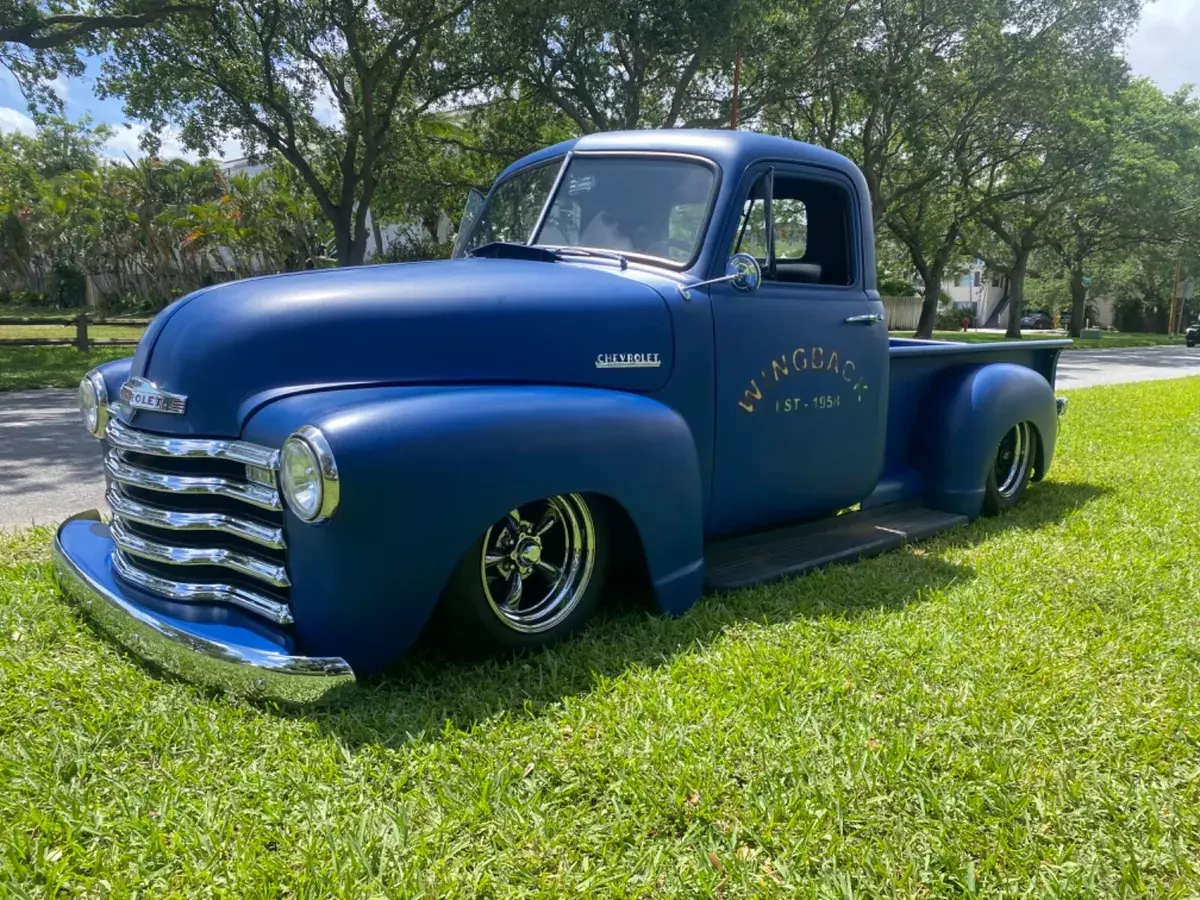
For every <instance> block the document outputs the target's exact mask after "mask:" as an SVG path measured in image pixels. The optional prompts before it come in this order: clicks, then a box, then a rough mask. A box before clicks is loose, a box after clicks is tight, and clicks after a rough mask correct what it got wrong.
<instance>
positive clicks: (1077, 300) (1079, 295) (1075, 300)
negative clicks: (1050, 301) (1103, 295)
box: [1068, 265, 1087, 338]
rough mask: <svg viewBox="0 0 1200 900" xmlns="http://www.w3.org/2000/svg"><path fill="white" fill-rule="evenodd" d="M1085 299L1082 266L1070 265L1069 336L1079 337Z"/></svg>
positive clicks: (1085, 289) (1085, 292)
mask: <svg viewBox="0 0 1200 900" xmlns="http://www.w3.org/2000/svg"><path fill="white" fill-rule="evenodd" d="M1086 301H1087V288H1086V287H1084V286H1083V266H1082V265H1073V266H1071V327H1070V329H1069V331H1068V333H1069V334H1070V336H1071V337H1073V338H1077V337H1079V330H1080V329H1081V328H1083V314H1084V304H1085V303H1086Z"/></svg>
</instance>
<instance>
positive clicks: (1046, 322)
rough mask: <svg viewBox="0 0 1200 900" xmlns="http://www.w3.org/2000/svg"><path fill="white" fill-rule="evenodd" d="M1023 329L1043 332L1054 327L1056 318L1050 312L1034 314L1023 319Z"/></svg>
mask: <svg viewBox="0 0 1200 900" xmlns="http://www.w3.org/2000/svg"><path fill="white" fill-rule="evenodd" d="M1021 327H1022V328H1033V329H1037V330H1039V331H1040V330H1042V329H1046V328H1053V327H1054V318H1053V317H1052V316H1051V315H1050V313H1048V312H1032V313H1029V314H1028V315H1024V316H1022V317H1021Z"/></svg>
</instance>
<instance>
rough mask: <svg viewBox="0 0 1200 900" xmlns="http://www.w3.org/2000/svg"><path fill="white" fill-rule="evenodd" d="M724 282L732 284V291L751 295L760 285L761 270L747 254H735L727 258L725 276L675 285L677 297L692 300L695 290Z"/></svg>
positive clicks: (756, 261) (755, 261)
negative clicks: (677, 292)
mask: <svg viewBox="0 0 1200 900" xmlns="http://www.w3.org/2000/svg"><path fill="white" fill-rule="evenodd" d="M726 281H732V282H733V289H734V290H735V291H737V292H738V293H741V294H752V293H754V292H755V291H757V290H758V286H759V285H760V284H761V283H762V268H761V267H760V266H759V265H758V260H756V259H755V258H754V257H753V256H751V255H750V254H749V253H735V254H734V255H733V256H731V257H730V258H729V265H728V266H726V267H725V274H724V275H722V276H721V277H720V278H710V279H708V281H697V282H696V283H695V284H687V285H684V284H680V285H676V287H678V288H679V295H680V296H681V297H683V299H684V300H691V299H692V291H693V290H695V289H696V288H700V287H706V286H708V285H710V284H724V283H725V282H726Z"/></svg>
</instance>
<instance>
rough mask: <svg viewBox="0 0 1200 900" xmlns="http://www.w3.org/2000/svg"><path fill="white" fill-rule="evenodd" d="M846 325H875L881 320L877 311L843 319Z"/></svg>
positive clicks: (881, 317)
mask: <svg viewBox="0 0 1200 900" xmlns="http://www.w3.org/2000/svg"><path fill="white" fill-rule="evenodd" d="M843 321H844V322H845V323H846V324H847V325H877V324H879V323H880V322H882V321H883V316H881V315H880V314H879V313H867V314H866V315H863V316H850V318H848V319H844V320H843Z"/></svg>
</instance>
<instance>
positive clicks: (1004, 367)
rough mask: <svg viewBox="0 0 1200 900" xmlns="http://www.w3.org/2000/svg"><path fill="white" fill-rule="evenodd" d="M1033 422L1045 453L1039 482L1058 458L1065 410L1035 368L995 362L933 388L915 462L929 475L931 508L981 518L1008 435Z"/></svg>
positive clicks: (961, 371)
mask: <svg viewBox="0 0 1200 900" xmlns="http://www.w3.org/2000/svg"><path fill="white" fill-rule="evenodd" d="M1026 421H1028V422H1032V423H1033V425H1034V427H1035V428H1036V429H1037V433H1038V437H1039V439H1040V444H1041V450H1040V453H1039V455H1038V460H1037V461H1036V470H1035V476H1036V477H1037V478H1041V477H1042V476H1043V475H1045V473H1046V471H1047V470H1048V469H1049V468H1050V461H1051V459H1052V458H1053V457H1054V441H1055V438H1056V437H1057V434H1058V410H1057V406H1056V404H1055V399H1054V390H1053V388H1051V386H1050V384H1049V382H1047V381H1046V379H1045V378H1044V377H1042V376H1041V375H1039V374H1038V373H1037V372H1035V371H1033V370H1032V369H1027V368H1025V367H1024V366H1018V365H1013V364H1011V363H992V364H990V365H984V366H966V367H961V368H955V369H950V370H948V371H946V372H945V373H943V374H942V375H941V376H940V377H939V378H938V379H937V380H936V381H935V382H934V383H933V385H931V386H930V388H929V391H928V394H927V395H926V397H925V401H924V403H923V405H922V410H921V422H920V423H919V424H918V427H917V429H916V430H915V433H914V444H915V445H914V447H913V459H914V460H915V461H916V462H917V464H918V466H919V467H920V468H922V469H923V470H924V472H925V483H926V486H927V487H926V497H925V502H926V503H927V504H928V505H929V506H930V507H932V508H934V509H940V510H945V511H946V512H954V513H959V514H961V515H965V516H968V517H969V518H975V517H977V516H978V515H979V514H980V512H981V511H982V509H983V499H984V492H985V487H986V483H987V472H988V467H989V466H991V465H992V464H993V461H994V459H995V454H996V449H997V447H998V446H999V445H1000V439H1001V438H1003V437H1004V434H1005V433H1006V432H1007V431H1008V430H1009V429H1010V428H1012V427H1013V426H1014V425H1016V424H1018V423H1019V422H1026Z"/></svg>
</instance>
